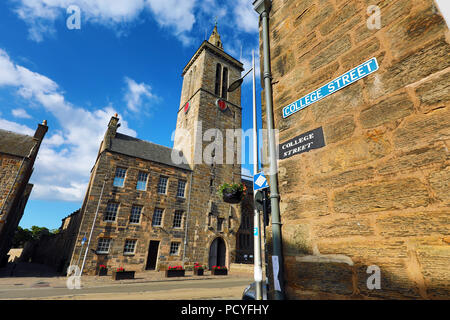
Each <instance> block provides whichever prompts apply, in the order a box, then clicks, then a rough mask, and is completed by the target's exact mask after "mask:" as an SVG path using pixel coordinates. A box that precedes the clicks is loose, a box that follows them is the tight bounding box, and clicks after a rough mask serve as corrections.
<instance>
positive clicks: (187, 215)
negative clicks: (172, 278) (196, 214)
mask: <svg viewBox="0 0 450 320" xmlns="http://www.w3.org/2000/svg"><path fill="white" fill-rule="evenodd" d="M191 190H192V172H191V178H190V182H189V198H188V207H187V213H186V227H185V231H184V250H183V268H184V263H185V261H184V260H185V259H186V247H187V242H188V241H187V234H188V224H189V216H190V214H191Z"/></svg>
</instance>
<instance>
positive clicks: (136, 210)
mask: <svg viewBox="0 0 450 320" xmlns="http://www.w3.org/2000/svg"><path fill="white" fill-rule="evenodd" d="M141 213H142V207H140V206H133V207H132V208H131V215H130V223H139V222H140V221H141Z"/></svg>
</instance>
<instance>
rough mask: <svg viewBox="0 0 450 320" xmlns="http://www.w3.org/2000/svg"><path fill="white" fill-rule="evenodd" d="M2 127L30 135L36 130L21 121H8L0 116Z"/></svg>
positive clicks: (0, 127) (0, 125) (0, 126)
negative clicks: (20, 122)
mask: <svg viewBox="0 0 450 320" xmlns="http://www.w3.org/2000/svg"><path fill="white" fill-rule="evenodd" d="M0 129H3V130H7V131H13V132H17V133H21V134H26V135H29V136H33V135H34V132H35V131H36V130H33V129H31V128H29V127H27V126H24V125H21V124H19V123H16V122H12V121H8V120H5V119H1V118H0Z"/></svg>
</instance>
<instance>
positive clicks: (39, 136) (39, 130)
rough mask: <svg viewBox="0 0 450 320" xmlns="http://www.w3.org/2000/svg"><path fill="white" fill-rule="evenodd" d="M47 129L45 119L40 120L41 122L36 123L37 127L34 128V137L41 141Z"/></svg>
mask: <svg viewBox="0 0 450 320" xmlns="http://www.w3.org/2000/svg"><path fill="white" fill-rule="evenodd" d="M47 131H48V127H47V120H44V121H42V124H38V128H37V129H36V132H35V133H34V138H35V139H37V140H39V141H42V140H43V139H44V136H45V134H46V133H47Z"/></svg>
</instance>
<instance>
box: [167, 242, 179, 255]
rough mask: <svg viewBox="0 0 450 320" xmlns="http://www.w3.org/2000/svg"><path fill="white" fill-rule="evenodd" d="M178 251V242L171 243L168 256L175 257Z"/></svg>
mask: <svg viewBox="0 0 450 320" xmlns="http://www.w3.org/2000/svg"><path fill="white" fill-rule="evenodd" d="M179 251H180V242H171V243H170V253H169V254H170V255H171V256H176V255H178V253H179Z"/></svg>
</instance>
